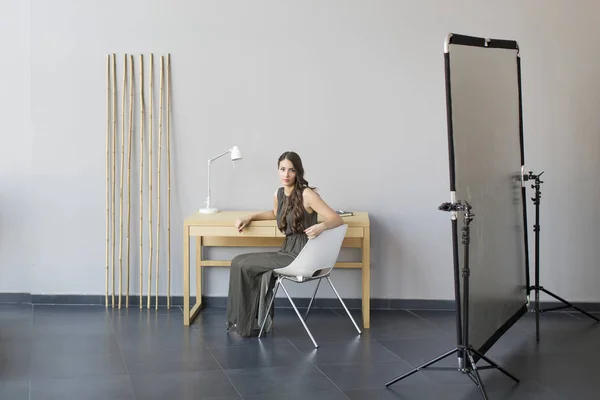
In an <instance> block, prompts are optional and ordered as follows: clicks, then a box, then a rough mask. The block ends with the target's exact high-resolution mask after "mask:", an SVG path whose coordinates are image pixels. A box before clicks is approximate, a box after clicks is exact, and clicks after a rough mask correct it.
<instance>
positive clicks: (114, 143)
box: [112, 53, 117, 308]
mask: <svg viewBox="0 0 600 400" xmlns="http://www.w3.org/2000/svg"><path fill="white" fill-rule="evenodd" d="M112 70H113V76H112V79H113V85H112V97H113V104H112V105H113V114H112V117H113V121H112V123H113V131H112V154H113V156H112V306H113V308H114V307H115V264H116V263H115V256H116V251H115V241H116V238H115V226H116V225H117V218H116V215H115V201H116V200H115V198H116V197H117V191H116V190H115V185H116V168H117V55H116V54H115V53H113V56H112Z"/></svg>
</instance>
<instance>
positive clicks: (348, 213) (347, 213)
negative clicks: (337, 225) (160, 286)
mask: <svg viewBox="0 0 600 400" xmlns="http://www.w3.org/2000/svg"><path fill="white" fill-rule="evenodd" d="M336 213H337V214H338V215H339V216H340V217H351V216H353V215H354V213H353V212H352V211H345V210H337V211H336Z"/></svg>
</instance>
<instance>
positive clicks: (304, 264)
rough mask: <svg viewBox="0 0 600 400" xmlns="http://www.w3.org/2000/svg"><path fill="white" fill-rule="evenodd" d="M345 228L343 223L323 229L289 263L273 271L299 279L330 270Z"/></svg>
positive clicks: (340, 246) (346, 226)
mask: <svg viewBox="0 0 600 400" xmlns="http://www.w3.org/2000/svg"><path fill="white" fill-rule="evenodd" d="M347 230H348V225H347V224H344V225H341V226H338V227H336V228H333V229H327V230H325V231H323V232H322V233H321V234H320V235H319V236H317V237H316V238H314V239H310V240H309V241H308V242H307V243H306V244H305V245H304V248H302V250H300V254H298V256H297V257H296V259H295V260H294V261H292V263H291V264H290V265H288V266H287V267H284V268H278V269H276V270H274V272H275V273H277V274H280V275H286V276H295V277H297V278H298V279H299V280H302V279H303V278H310V277H314V276H319V275H323V274H326V273H328V272H330V271H331V270H332V269H333V267H334V266H335V262H336V261H337V258H338V256H339V254H340V250H341V248H342V242H343V241H344V237H345V236H346V231H347Z"/></svg>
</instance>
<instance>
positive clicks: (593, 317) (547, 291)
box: [540, 288, 600, 322]
mask: <svg viewBox="0 0 600 400" xmlns="http://www.w3.org/2000/svg"><path fill="white" fill-rule="evenodd" d="M540 290H542V291H543V292H544V293H546V294H548V295H550V296H552V297H554V298H555V299H557V300H559V301H562V302H563V303H564V304H566V305H568V306H569V307H572V308H574V309H576V310H577V311H579V312H581V313H583V314H585V315H587V316H588V317H590V318H592V319H594V320H596V322H598V321H600V320H599V319H598V318H596V317H595V316H593V315H592V314H590V313H588V312H586V311H584V310H582V309H581V308H579V307H577V306H575V305H574V304H571V303H569V302H568V301H567V300H565V299H563V298H560V297H558V296H557V295H555V294H554V293H552V292H550V291H549V290H546V289H544V288H540Z"/></svg>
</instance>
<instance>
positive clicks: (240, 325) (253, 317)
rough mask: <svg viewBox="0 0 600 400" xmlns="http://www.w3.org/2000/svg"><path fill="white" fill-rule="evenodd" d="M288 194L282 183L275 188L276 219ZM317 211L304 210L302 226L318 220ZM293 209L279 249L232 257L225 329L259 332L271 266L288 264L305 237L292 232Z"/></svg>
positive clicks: (245, 333) (245, 334) (242, 333)
mask: <svg viewBox="0 0 600 400" xmlns="http://www.w3.org/2000/svg"><path fill="white" fill-rule="evenodd" d="M287 199H288V197H287V196H286V195H285V193H284V191H283V187H281V188H279V190H278V191H277V223H278V224H279V222H280V221H281V218H282V217H283V211H284V210H285V207H286V206H287ZM317 219H318V215H317V213H316V212H314V211H313V212H312V213H308V212H307V211H306V210H304V221H303V228H302V230H304V229H306V228H308V227H310V226H312V225H314V224H316V223H317ZM292 222H293V216H292V213H291V212H290V213H288V215H287V229H286V232H285V234H286V236H285V239H284V241H283V245H282V247H281V249H280V250H279V251H275V252H256V253H246V254H240V255H238V256H236V257H235V258H234V259H233V260H232V261H231V268H230V272H229V274H230V275H229V295H228V298H227V329H230V328H231V329H234V330H235V331H236V332H237V333H238V334H239V335H240V336H243V337H250V336H255V335H258V332H259V330H260V322H262V320H263V318H264V316H265V313H266V312H267V308H268V307H269V303H270V301H271V298H272V296H273V287H274V285H275V279H274V277H273V272H272V271H273V270H274V269H277V268H283V267H286V266H288V265H290V264H291V262H292V261H294V259H295V258H296V256H298V254H299V253H300V250H302V248H303V247H304V245H305V244H306V242H307V241H308V237H307V236H306V234H305V233H304V232H301V233H294V232H292ZM273 315H274V314H273V310H271V313H270V314H269V317H268V319H267V322H266V323H265V332H269V331H270V329H271V327H272V323H273Z"/></svg>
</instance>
